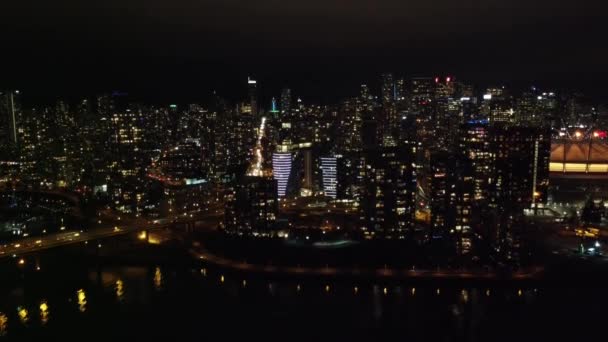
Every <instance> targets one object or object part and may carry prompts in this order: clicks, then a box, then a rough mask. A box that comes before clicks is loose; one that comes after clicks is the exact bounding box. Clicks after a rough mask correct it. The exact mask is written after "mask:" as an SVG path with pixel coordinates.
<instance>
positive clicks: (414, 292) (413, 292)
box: [412, 287, 416, 296]
mask: <svg viewBox="0 0 608 342" xmlns="http://www.w3.org/2000/svg"><path fill="white" fill-rule="evenodd" d="M415 294H416V288H415V287H412V296H414V295H415Z"/></svg>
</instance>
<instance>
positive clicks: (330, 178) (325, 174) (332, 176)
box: [320, 157, 338, 199]
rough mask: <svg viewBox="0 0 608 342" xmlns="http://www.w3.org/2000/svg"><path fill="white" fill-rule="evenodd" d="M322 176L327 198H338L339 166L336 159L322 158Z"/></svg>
mask: <svg viewBox="0 0 608 342" xmlns="http://www.w3.org/2000/svg"><path fill="white" fill-rule="evenodd" d="M320 159H321V175H322V181H323V192H324V193H325V196H328V197H331V198H334V199H335V198H336V197H337V188H338V173H337V171H338V165H337V159H336V157H321V158H320Z"/></svg>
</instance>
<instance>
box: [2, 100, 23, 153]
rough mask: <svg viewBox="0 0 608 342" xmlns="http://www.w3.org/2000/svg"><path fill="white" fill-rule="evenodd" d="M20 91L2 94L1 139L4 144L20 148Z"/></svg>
mask: <svg viewBox="0 0 608 342" xmlns="http://www.w3.org/2000/svg"><path fill="white" fill-rule="evenodd" d="M19 95H20V94H19V91H18V90H14V91H13V90H8V91H4V92H0V129H1V130H2V131H1V132H0V138H1V141H0V142H1V143H2V144H7V145H11V146H13V147H17V146H19V127H18V126H19V119H20V116H21V106H20V98H19V97H20V96H19Z"/></svg>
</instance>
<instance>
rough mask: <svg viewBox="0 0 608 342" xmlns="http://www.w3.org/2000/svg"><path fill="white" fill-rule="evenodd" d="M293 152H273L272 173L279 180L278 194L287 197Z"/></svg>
mask: <svg viewBox="0 0 608 342" xmlns="http://www.w3.org/2000/svg"><path fill="white" fill-rule="evenodd" d="M291 158H292V157H291V153H289V152H275V153H273V154H272V174H273V177H274V179H275V180H276V181H277V195H278V196H279V197H285V193H286V190H287V182H288V181H289V176H290V174H291V164H292V160H291Z"/></svg>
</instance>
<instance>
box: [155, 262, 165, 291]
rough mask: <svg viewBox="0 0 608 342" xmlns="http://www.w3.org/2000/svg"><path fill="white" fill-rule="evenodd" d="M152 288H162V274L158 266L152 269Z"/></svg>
mask: <svg viewBox="0 0 608 342" xmlns="http://www.w3.org/2000/svg"><path fill="white" fill-rule="evenodd" d="M154 288H155V289H156V290H157V291H158V290H162V288H163V274H162V272H161V271H160V267H156V269H155V270H154Z"/></svg>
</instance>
